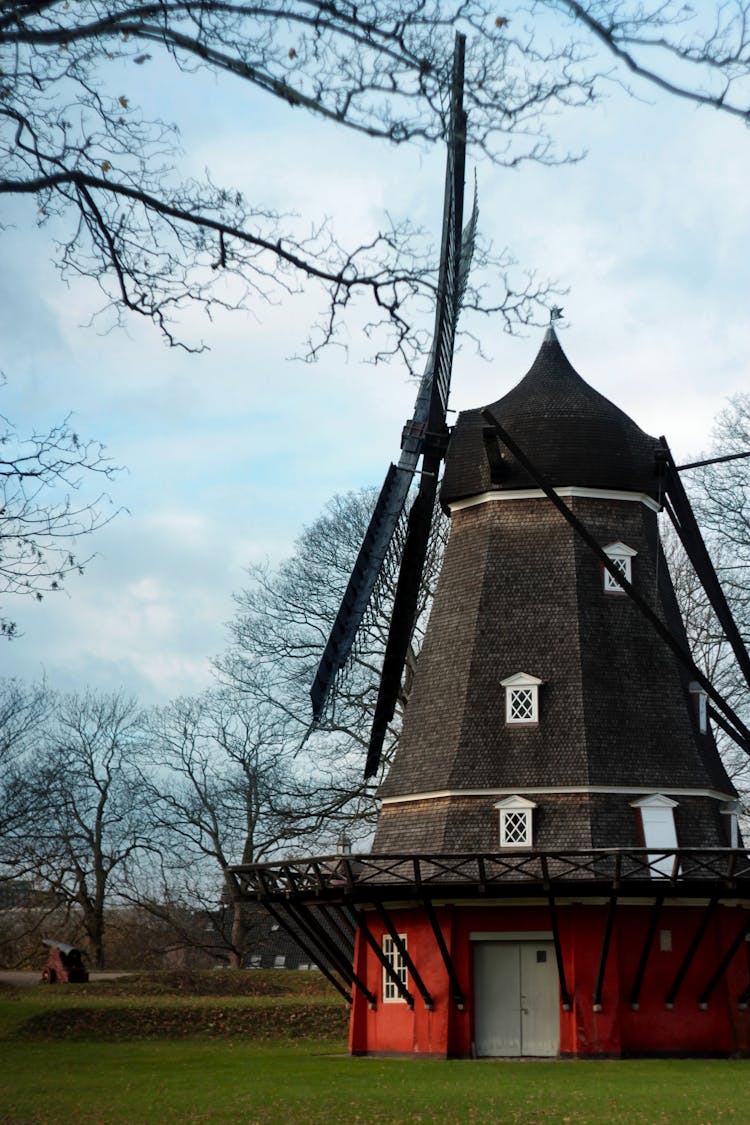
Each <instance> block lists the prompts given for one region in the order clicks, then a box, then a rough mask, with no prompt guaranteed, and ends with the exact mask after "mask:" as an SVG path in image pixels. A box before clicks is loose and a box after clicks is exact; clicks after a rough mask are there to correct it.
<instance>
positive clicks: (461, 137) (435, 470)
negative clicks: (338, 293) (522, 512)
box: [310, 34, 750, 778]
mask: <svg viewBox="0 0 750 1125" xmlns="http://www.w3.org/2000/svg"><path fill="white" fill-rule="evenodd" d="M464 51H465V37H464V36H462V35H460V34H458V35H457V36H456V45H455V51H454V58H453V72H452V81H451V93H450V109H449V114H448V136H447V160H446V172H445V195H444V205H443V230H442V244H441V252H440V266H439V274H438V286H437V297H436V307H435V323H434V330H433V336H432V344H431V347H430V351H429V356H428V360H427V363H426V366H425V371H424V374H423V376H422V379H421V382H420V386H419V390H418V393H417V397H416V402H415V406H414V414H413V417H412V418H411V419H410V420H409V421H408V422H407V423H406V425H405V427H404V430H403V434H402V449H401V455H400V458H399V460H398V462H397V463H396V464H393V463H392V464H391V465H390V466H389V468H388V471H387V473H386V476H385V480H384V482H383V486H382V488H381V490H380V493H379V495H378V498H377V501H376V503H375V506H374V509H373V513H372V517H371V519H370V523H369V526H368V528H367V531H366V532H365V536H364V538H363V542H362V546H361V548H360V551H359V554H358V556H357V559H356V562H355V564H354V568H353V570H352V574H351V577H350V579H349V582H348V584H347V587H346V590H345V592H344V596H343V598H342V601H341V606H340V608H339V611H338V613H337V615H336V618H335V621H334V623H333V626H332V628H331V632H330V635H329V637H328V641H327V643H326V646H325V648H324V651H323V654H322V656H321V659H320V663H319V665H318V669H317V673H316V676H315V679H314V681H313V685H312V688H311V691H310V696H311V700H312V708H313V724H314V725H315V724H317V723H319V722H320V720H321V718H322V716H323V714H324V711H325V708H326V705H327V703H328V701H329V700H330V698H331V697H332V696H335V691H336V682H337V678H338V677H339V676H340V675H341V673H342V671H343V670H344V669H345V667H346V665H347V662H348V660H349V657H350V654H351V652H352V650H353V648H354V647H355V645H356V640H357V635H358V631H359V630H360V628H361V626H362V623H363V621H364V619H365V616H366V613H367V609H368V606H369V604H370V602H371V599H373V597H374V596H375V593H376V590H377V588H378V584H379V581H380V579H381V575H382V573H383V570H384V569H385V565H386V560H387V559H392V558H393V557H394V556H397V566H398V579H397V583H396V591H395V597H394V601H393V608H392V614H391V623H390V627H389V632H388V639H387V643H386V649H385V654H384V657H383V665H382V672H381V677H380V684H379V690H378V696H377V703H376V706H375V713H374V717H373V723H372V728H371V734H370V745H369V749H368V754H367V759H366V764H365V778H370V777H372V776H373V775H374V774H375V773H376V771H377V769H378V766H379V763H380V758H381V753H382V747H383V742H384V739H385V734H386V730H387V727H388V724H389V722H390V721H391V720H392V718H393V715H394V712H395V707H396V702H397V700H398V695H399V689H400V684H401V677H402V674H403V669H404V665H405V662H406V657H407V652H408V648H409V644H410V642H411V638H412V634H413V631H414V627H415V624H416V614H417V604H418V598H419V587H420V582H421V579H422V574H423V570H424V564H425V558H426V555H427V550H428V544H429V541H430V532H431V526H432V521H433V514H434V510H435V502H436V496H437V486H438V477H439V472H440V467H441V464H442V463H443V461H444V460H445V456H446V452H447V448H448V443H449V430H448V426H447V422H446V417H447V411H448V400H449V394H450V384H451V374H452V366H453V352H454V343H455V335H456V328H457V324H458V318H459V314H460V310H461V303H462V299H463V296H464V292H465V289H466V283H467V278H468V273H469V268H470V265H471V258H472V253H473V247H474V239H475V235H476V227H477V199H476V190H475V195H474V205H473V209H472V213H471V216H470V219H469V222H468V223H467V225H466V227H465V228H463V227H462V224H463V209H464V208H463V204H464V176H465V162H466V124H467V122H466V113H465V112H464V109H463V72H464ZM561 316H562V309H560V308H558V307H556V306H555V307H554V308H552V310H551V314H550V326H551V328H552V325H554V323H555V321H557V320H559V319H560V318H561ZM485 420H486V423H487V428H488V432H487V433H486V434H485V445H486V449H487V455H488V457H492V456H495V457H496V458H497V459H498V464H499V463H500V462H501V460H502V455H503V454H502V449H503V447H504V449H505V450H506V451H507V452H506V456H507V455H508V454H510V456H511V457H512V458H515V459H516V460H517V461H519V462H520V463H521V464H522V465H523V466H524V467H525V469H526V471H527V472H528V474H529V475H530V477H531V478H532V479H533V480H534V482H535V483H536V484H537V485H538V486H539V487H540V488H541V489H542V490H543V491H544V492H545V495H547V497H548V498H549V499H550V501H551V502H552V503H553V504H555V506H556V507H557V508H558V510H559V511H560V512H561V514H562V515H563V517H564V518H565V519H566V520H568V522H569V523H570V524H571V526H572V527H573V528H574V530H575V532H576V534H578V535H579V536H580V537H581V538H582V539H583V540H584V542H585V543H586V544H587V546H588V547H589V548H590V549H591V550H592V551H593V552H594V554H595V555H597V557H598V558H599V560H600V562H601V564H602V566H603V567H605V568H606V569H607V570H608V571H609V572H610V573H611V575H612V580H613V581H614V582H616V583H617V584H618V585H619V586H620V587H621V588H622V589H623V590H624V591H625V593H626V594H627V595H628V597H629V598H631V599H632V600H633V601H634V602H635V604H636V605H637V606H638V609H639V612H640V613H642V614H643V615H644V616H645V617H646V618H647V619H648V620H649V621H650V623H651V625H652V626H653V628H654V629H655V630H656V631H657V633H658V634H659V635H660V636H661V638H662V639H663V640H664V641H665V643H666V644H668V645H669V647H670V648H671V649H672V650H673V652H674V653H675V655H676V656H677V658H678V660H679V661H680V662H681V663H682V664H683V666H684V667H686V668H687V669H688V670H689V671H690V673H691V675H692V676H693V678H694V680H695V682H696V683H698V684H699V685H700V686H701V688H702V689H703V690H704V691H705V693H706V695H707V697H708V699H710V701H711V708H710V710H711V717H712V718H713V719H714V721H715V722H716V723H717V724H718V725H719V726H720V727H721V728H722V729H723V730H724V732H725V733H726V734H727V735H728V737H729V738H730V739H732V741H734V742H735V743H736V744H737V745H738V746H739V747H740V748H741V749H742V750H744V752H745V753H747V754H750V730H748V727H747V726H746V725H745V723H744V722H743V721H742V719H741V718H740V716H739V715H737V713H736V711H735V710H734V708H733V707H732V706H731V705H730V704H729V703H728V701H727V700H726V699H725V698H724V697H723V696H722V695H721V693H720V692H719V691H718V690H717V689H716V688H715V687H714V685H713V684H712V683H711V682H710V681H709V679H708V678H707V677H706V675H705V674H704V673H703V671H702V670H701V669H700V668H698V667H697V665H696V664H695V661H694V660H693V658H692V656H691V655H690V653H689V651H688V650H687V649H686V647H685V646H684V644H683V643H682V642H681V641H680V640H679V639H678V638H677V637H675V636H674V634H673V632H672V631H671V630H670V629H669V627H668V626H667V625H665V623H664V622H663V621H662V620H660V618H659V616H658V614H656V613H655V612H654V610H653V609H651V608H650V607H649V606H648V604H647V603H646V601H645V600H644V599H643V597H641V596H640V595H638V594H637V593H636V592H635V590H634V589H633V587H632V586H631V584H630V583H629V582H628V581H627V578H625V577H624V576H623V573H622V571H621V570H620V569H618V567H616V566H615V565H614V564H613V562H612V560H611V559H610V558H608V556H607V555H606V553H605V552H604V551H603V549H602V547H601V545H600V544H598V543H597V542H596V540H595V538H594V537H593V536H592V535H591V534H590V533H589V532H588V531H587V529H586V528H585V527H584V526H583V525H582V524H581V523H580V521H578V520H576V518H575V516H574V515H573V513H572V512H571V511H570V509H569V508H568V506H567V505H566V504H565V503H564V502H563V501H562V500H561V499H560V498H559V497H558V496H557V494H556V492H555V490H554V488H553V487H552V486H551V485H550V484H549V482H546V481H545V480H544V476H543V474H542V473H541V472H540V471H539V469H538V468H536V467H535V466H534V464H533V462H532V460H531V459H530V458H529V457H528V456H527V454H526V453H525V452H524V450H523V449H522V448H521V447H520V446H519V445H518V443H517V441H516V439H515V438H514V437H513V435H512V434H510V433H508V432H507V431H506V430H505V428H504V427H503V424H502V421H501V419H499V418H498V417H496V416H494V415H493V414H492V411H491V410H488V411H487V412H485ZM495 439H497V440H498V441H499V443H500V445H499V447H497V446H496V445H494V444H493V442H494V441H495ZM735 456H736V455H735ZM740 456H750V453H748V454H741V455H740ZM420 458H421V460H422V465H421V469H420V470H418V468H417V466H418V464H419V461H420ZM656 462H657V467H658V472H659V474H660V476H661V480H662V485H661V499H662V502H663V506H664V509H665V511H666V512H667V514H668V516H669V518H670V520H671V522H672V524H673V526H674V528H675V531H676V532H677V535H678V537H679V539H680V541H681V543H682V545H683V547H684V549H685V551H686V554H687V556H688V558H689V559H690V562H691V564H692V565H693V567H694V569H695V571H696V574H697V575H698V577H699V579H700V581H701V583H702V585H703V588H704V590H705V592H706V595H707V597H708V600H709V602H710V604H711V607H712V609H713V610H714V612H715V614H716V617H717V619H718V621H719V624H720V626H721V628H722V630H723V631H724V635H725V637H726V639H727V641H728V642H729V645H730V647H731V649H732V652H733V653H734V656H735V658H736V660H737V663H738V666H739V668H740V669H741V671H742V674H743V676H744V678H745V681H746V683H747V684H748V686H749V687H750V657H748V652H747V648H746V645H745V643H744V641H743V638H742V636H741V635H740V632H739V629H738V628H737V625H736V622H735V621H734V618H733V616H732V613H731V610H730V608H729V605H728V603H727V601H726V598H725V596H724V593H723V591H722V588H721V584H720V582H719V579H718V577H717V574H716V571H715V569H714V566H713V563H712V561H711V558H710V555H709V553H708V550H707V548H706V545H705V543H704V541H703V537H702V535H701V532H700V529H699V527H698V523H697V521H696V518H695V515H694V513H693V511H692V508H691V505H690V502H689V499H688V496H687V493H686V492H685V488H684V486H683V484H682V481H681V479H680V471H681V469H687V468H694V467H696V465H698V464H700V465H703V464H709V463H711V462H710V461H701V462H696V463H693V464H691V465H689V466H688V465H686V466H678V465H677V464H676V462H675V459H674V457H673V455H672V453H671V450H670V448H669V446H668V444H667V442H666V439H665V438H663V437H662V438H661V439H660V449H659V450H658V451H657V453H656ZM417 474H418V475H419V484H418V488H417V491H416V496H415V497H414V499H413V502H412V504H411V508H410V510H409V512H408V518H407V519H406V534H405V537H403V543H401V538H400V537H399V536H398V535H397V530H398V529H399V528H400V526H401V524H402V522H403V521H404V518H405V511H406V506H407V503H408V500H409V496H410V491H411V487H412V483H413V480H414V477H415V475H417Z"/></svg>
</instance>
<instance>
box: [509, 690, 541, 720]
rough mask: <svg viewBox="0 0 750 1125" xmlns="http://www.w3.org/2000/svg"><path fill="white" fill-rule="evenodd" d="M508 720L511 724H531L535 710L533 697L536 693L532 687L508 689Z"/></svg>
mask: <svg viewBox="0 0 750 1125" xmlns="http://www.w3.org/2000/svg"><path fill="white" fill-rule="evenodd" d="M508 694H509V700H508V709H509V712H510V714H509V718H510V721H511V722H513V723H533V721H534V716H535V711H536V708H535V706H534V697H535V695H536V692H535V690H534V688H533V687H523V688H509V689H508Z"/></svg>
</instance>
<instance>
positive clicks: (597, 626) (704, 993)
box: [351, 327, 750, 1055]
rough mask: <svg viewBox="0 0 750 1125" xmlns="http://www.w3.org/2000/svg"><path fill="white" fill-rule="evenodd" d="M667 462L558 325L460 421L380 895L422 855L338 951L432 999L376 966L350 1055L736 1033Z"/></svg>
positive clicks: (734, 991) (618, 1043) (666, 1044)
mask: <svg viewBox="0 0 750 1125" xmlns="http://www.w3.org/2000/svg"><path fill="white" fill-rule="evenodd" d="M499 430H501V431H502V432H503V433H504V434H505V435H506V437H509V435H510V434H513V439H511V440H512V441H513V445H514V447H515V448H516V450H517V451H519V452H520V450H521V449H523V451H524V460H525V461H527V463H528V464H530V465H533V469H534V477H532V476H531V475H530V473H529V470H528V468H527V467H526V466H525V465H524V464H522V463H521V461H520V460H519V459H518V457H516V456H514V455H513V454H512V453H511V451H510V449H509V448H508V446H507V445H506V444H505V443H503V442H502V441H500V440H499V439H498V431H499ZM667 456H668V454H667V453H666V452H665V446H664V443H663V442H662V441H659V440H657V439H655V438H651V437H649V436H648V435H647V434H645V433H643V431H641V430H640V429H639V428H638V427H637V426H636V424H635V423H634V422H633V421H632V420H631V419H630V418H628V417H627V416H626V415H625V414H623V412H622V411H620V410H619V409H618V408H617V407H616V406H614V405H613V404H612V403H611V402H609V401H608V400H607V399H605V398H604V397H603V396H602V395H600V394H599V393H598V392H597V391H595V390H594V389H593V388H592V387H591V386H589V385H588V384H587V383H586V382H585V381H584V380H583V379H582V378H581V377H580V376H579V375H578V374H577V372H576V371H575V370H574V369H573V367H572V366H571V364H570V363H569V361H568V359H567V357H566V356H565V354H564V352H563V350H562V348H561V346H560V344H559V342H558V339H557V336H556V334H555V331H554V328H552V327H550V329H549V330H548V332H547V335H546V337H545V339H544V342H543V344H542V346H541V349H540V351H539V354H538V355H537V357H536V359H535V361H534V363H533V365H532V367H531V369H530V371H529V372H528V374H527V375H526V376H525V378H524V379H522V380H521V382H520V383H519V384H518V385H517V386H516V387H514V388H513V389H512V390H511V391H510V392H509V393H508V394H506V395H505V396H504V397H503V398H501V399H500V400H498V401H497V402H496V403H494V404H492V405H491V406H489V407H487V408H485V409H483V410H472V411H467V412H465V413H463V414H461V415H460V416H459V419H458V422H457V424H456V427H455V429H454V431H453V434H452V437H451V442H450V446H449V449H448V456H447V463H446V468H445V474H444V479H443V484H442V490H441V501H442V503H443V505H444V507H445V508H446V509H447V510H448V511H449V512H450V516H451V534H450V540H449V543H448V547H447V550H446V557H445V561H444V564H443V569H442V572H441V577H440V582H439V585H438V590H437V593H436V597H435V604H434V607H433V610H432V614H431V617H430V622H429V625H428V629H427V634H426V637H425V642H424V646H423V649H422V653H421V655H420V659H419V666H418V671H417V676H416V679H415V684H414V689H413V692H412V696H411V699H410V702H409V705H408V708H407V711H406V716H405V719H404V728H403V733H402V738H401V743H400V748H399V751H398V754H397V757H396V759H395V761H394V763H393V765H392V767H391V769H390V772H389V774H388V776H387V778H386V780H385V783H384V784H383V785H382V787H381V790H380V795H381V797H382V811H381V813H380V817H379V821H378V827H377V832H376V836H375V841H374V844H373V856H372V857H371V859H370V865H371V866H377V868H378V872H379V876H380V879H381V880H382V881H383V882H382V884H381V889H382V890H384V891H385V886H387V881H388V879H389V878H390V879H391V880H395V879H396V877H397V875H402V876H403V874H404V872H405V865H404V857H405V854H409V853H411V854H412V855H414V856H416V857H419V859H418V861H417V867H418V869H419V870H418V876H416V877H415V884H416V883H417V882H418V884H419V886H418V888H417V886H416V885H415V887H414V896H413V897H414V898H416V899H417V900H419V899H420V897H421V899H422V901H419V902H418V904H417V902H415V903H413V904H410V905H406V904H405V903H404V902H403V901H402V902H400V903H399V900H398V892H397V891H396V890H395V888H392V889H391V891H390V895H391V901H390V903H389V904H387V905H386V907H385V910H383V909H381V910H380V911H379V912H378V917H377V923H374V922H370V923H369V926H370V935H371V937H372V938H373V939H374V942H370V941H369V938H368V939H366V940H362V939H360V942H359V946H358V959H356V960H355V969H356V970H357V971H358V973H360V974H361V976H362V977H363V979H365V980H368V981H371V982H373V983H375V979H376V974H377V973H379V972H383V970H382V967H381V965H380V964H378V958H377V955H376V954H375V953H374V943H379V944H380V947H381V949H382V950H384V951H385V952H386V956H387V959H388V960H389V963H391V964H392V965H393V966H394V967H395V968H396V971H397V973H399V974H400V978H401V981H402V983H404V984H405V985H406V986H407V987H411V988H412V990H414V988H415V985H416V986H417V988H418V987H419V984H418V982H421V986H422V988H424V990H425V992H426V993H428V994H429V996H430V998H431V1000H432V1002H433V1005H434V1007H433V1010H432V1012H431V1013H430V1011H429V1005H428V1004H427V1003H426V1001H425V1000H424V996H423V997H422V1000H423V1003H424V1004H425V1008H424V1015H423V1016H422V1019H421V1020H420V1014H419V1004H418V1001H416V1000H414V1005H413V1007H411V1008H410V1006H409V1001H408V998H405V997H404V996H399V995H398V992H397V989H396V988H395V986H391V990H390V991H391V994H390V996H389V997H388V1000H389V1004H392V1006H387V1005H386V1003H385V1002H384V1003H383V1004H382V1005H381V1007H380V1008H376V1009H375V1010H374V1011H373V1010H371V1009H370V1008H368V1006H367V1004H366V1003H365V1002H364V999H363V998H361V997H356V998H355V1003H354V1015H353V1021H352V1040H351V1046H352V1049H353V1050H355V1051H363V1052H369V1051H389V1050H393V1051H413V1050H418V1051H420V1052H422V1051H424V1052H426V1053H438V1054H443V1053H445V1054H446V1055H467V1054H471V1053H476V1054H479V1055H558V1054H560V1053H564V1054H570V1055H589V1054H599V1055H621V1054H642V1053H656V1054H658V1053H666V1054H669V1053H681V1052H700V1053H702V1052H710V1053H714V1052H718V1053H730V1052H734V1051H740V1050H745V1049H746V1048H747V1047H748V1046H750V1040H749V1039H748V1037H747V1036H748V1025H747V1017H746V1015H745V1014H743V1011H744V1005H745V1003H746V1000H747V985H748V959H747V953H746V948H747V947H746V944H745V941H744V939H745V937H746V936H747V934H748V932H749V931H750V901H749V900H748V898H747V895H748V891H750V885H748V883H747V882H746V879H747V859H746V856H745V853H744V852H737V851H733V849H736V848H737V828H736V807H737V806H736V793H735V791H734V789H733V787H732V784H731V782H730V780H729V778H728V777H727V774H726V772H725V770H724V768H723V766H722V764H721V761H720V759H719V756H718V753H717V750H716V746H715V742H714V738H713V735H712V733H711V728H710V724H709V721H708V717H707V716H708V711H709V707H708V705H707V692H706V688H705V686H704V685H703V684H702V683H700V682H698V681H697V680H696V679H695V678H694V677H695V674H696V670H695V669H691V667H690V664H689V662H687V661H686V662H685V663H683V662H682V661H681V660H680V659H679V657H678V655H677V653H676V651H675V649H678V650H679V649H683V648H684V651H686V650H687V644H686V639H685V636H684V631H683V628H682V624H681V620H680V616H679V612H678V609H677V603H676V599H675V595H674V590H673V589H672V585H671V581H670V577H669V574H668V570H667V567H666V564H665V560H664V558H663V555H662V550H661V545H660V542H659V536H658V530H657V513H658V511H659V510H660V509H661V507H662V506H663V504H664V502H665V489H666V482H665V476H666V470H665V463H666V459H667ZM540 481H543V482H544V485H545V488H547V489H551V490H553V491H554V494H555V496H557V497H558V498H559V500H560V501H561V503H562V504H563V505H564V507H565V509H566V511H567V513H568V514H570V515H572V516H573V517H574V522H573V523H571V522H570V521H569V520H568V519H567V518H566V517H565V515H564V514H563V512H561V511H560V510H559V509H558V508H557V507H556V506H555V504H553V503H552V502H551V501H550V497H549V496H548V495H547V494H546V493H545V491H544V489H543V488H541V487H540V486H539V482H540ZM581 527H583V528H584V529H587V531H588V532H589V533H590V534H591V535H593V536H594V537H595V540H596V542H598V543H600V544H601V545H602V554H603V555H604V556H605V559H606V560H607V561H608V562H609V564H610V566H611V568H612V569H608V567H607V565H606V563H605V561H604V560H603V559H601V558H600V557H599V556H598V555H597V553H595V552H594V551H593V550H592V549H591V546H590V544H589V543H587V542H586V540H585V539H584V538H583V537H582V536H581V534H580V533H579V528H581ZM618 574H619V575H621V576H622V577H623V578H624V579H625V580H626V582H627V583H628V586H629V588H630V591H631V593H632V594H633V595H634V597H635V598H637V599H638V601H636V600H634V597H630V596H628V593H627V592H626V590H625V588H624V585H621V584H620V581H619V580H618V577H617V575H618ZM640 602H643V603H644V606H645V608H646V609H647V610H649V611H650V613H651V614H652V615H654V616H655V618H656V621H657V622H660V623H662V625H663V628H664V630H665V632H666V633H667V635H668V636H669V637H671V638H672V640H673V642H674V648H673V647H672V646H671V645H670V644H669V643H668V642H667V640H666V639H665V637H664V636H662V635H660V633H659V632H658V631H657V630H656V629H655V628H654V622H653V621H652V620H651V619H650V617H649V615H648V614H646V613H643V612H642V611H641V610H642V607H641V605H640V604H639V603H640ZM732 856H734V860H732ZM733 863H734V864H735V871H734V875H733V876H730V877H729V881H727V877H728V876H729V873H730V867H731V866H732V864H733ZM415 870H416V868H415ZM383 884H385V886H384V885H383ZM425 884H427V886H425ZM739 888H744V891H740V890H739ZM385 893H387V892H385ZM376 909H377V908H376ZM364 924H365V925H367V924H368V920H367V919H366V920H365V923H364ZM438 931H439V932H440V936H442V938H443V941H444V944H445V951H444V952H445V958H444V959H443V964H442V965H440V952H439V937H438ZM396 938H398V942H397V941H396ZM399 943H400V945H401V948H400V949H399V948H398V945H399ZM448 961H450V969H451V971H448ZM441 969H442V975H443V980H442V982H441V984H438V979H437V978H438V977H439V975H440V970H441ZM451 972H452V978H453V979H451ZM383 975H384V980H385V981H387V979H388V977H387V973H383ZM384 987H385V989H386V991H387V987H388V986H387V983H386V984H385V985H384ZM451 990H452V991H453V996H452V999H451V998H450V994H451ZM438 997H442V998H444V1000H445V1008H444V1009H443V1007H442V1005H441V1003H440V1001H439V999H438ZM385 999H386V996H385V995H384V1001H385ZM399 1001H400V1004H399ZM397 1005H398V1006H397ZM438 1013H440V1015H442V1016H443V1019H442V1020H440V1019H439V1018H438Z"/></svg>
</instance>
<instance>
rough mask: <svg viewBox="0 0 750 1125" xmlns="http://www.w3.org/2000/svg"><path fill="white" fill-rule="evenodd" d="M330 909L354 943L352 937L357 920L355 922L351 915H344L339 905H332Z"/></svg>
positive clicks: (355, 930) (355, 929)
mask: <svg viewBox="0 0 750 1125" xmlns="http://www.w3.org/2000/svg"><path fill="white" fill-rule="evenodd" d="M330 909H331V910H333V911H334V912H335V913H336V915H337V916H338V918H339V920H340V922H341V924H342V926H344V927H346V929H347V930H348V931H349V933H350V934H351V939H352V941H354V935H355V934H356V932H357V920H356V918H354V919H353V918H352V917H351V914H347V913H345V912H344V910H343V908H342V907H341V906H340V905H339V903H334V904H333V906H331V908H330Z"/></svg>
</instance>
